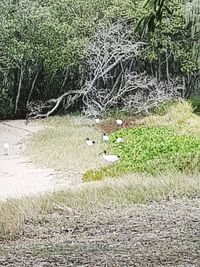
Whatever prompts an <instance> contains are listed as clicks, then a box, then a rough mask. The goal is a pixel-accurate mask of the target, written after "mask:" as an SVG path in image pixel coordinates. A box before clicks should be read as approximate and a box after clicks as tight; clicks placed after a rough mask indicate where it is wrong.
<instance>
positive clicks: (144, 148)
mask: <svg viewBox="0 0 200 267" xmlns="http://www.w3.org/2000/svg"><path fill="white" fill-rule="evenodd" d="M176 114H177V116H176ZM44 123H45V126H46V127H45V129H44V130H42V131H41V132H39V133H37V134H35V135H34V136H33V137H32V138H31V139H30V140H29V145H28V149H29V150H28V152H27V153H28V155H29V156H30V157H31V158H32V159H33V160H34V161H35V162H36V163H37V164H40V165H42V166H46V167H52V168H54V169H55V170H59V171H63V175H64V176H65V175H66V174H68V173H69V172H71V176H72V177H74V176H76V175H77V177H78V178H77V184H78V185H77V186H76V187H73V188H71V189H70V188H69V189H67V190H65V191H63V192H56V193H54V194H51V195H46V196H43V197H36V198H25V199H20V200H15V199H13V200H9V201H7V202H5V203H0V238H3V237H5V238H7V237H9V236H14V235H20V234H21V231H22V229H23V225H24V224H25V223H26V221H32V222H37V221H38V220H40V218H41V216H45V215H47V214H49V213H52V212H54V211H55V210H57V209H58V207H60V206H61V209H64V210H66V211H67V212H71V210H72V211H73V212H74V211H78V212H84V213H86V214H87V213H88V214H89V213H91V212H94V211H98V210H101V211H105V209H106V208H107V207H110V206H112V207H118V208H120V207H126V206H129V205H132V204H135V203H137V204H138V203H148V202H150V201H159V200H161V199H167V200H169V199H174V198H185V197H186V198H193V197H198V196H199V193H200V179H199V174H198V170H199V169H198V168H199V157H198V155H199V148H200V141H199V137H198V136H199V128H200V119H199V117H198V116H197V115H195V114H193V113H192V108H191V106H190V104H188V103H185V102H183V103H178V104H173V105H172V106H171V107H170V108H169V109H168V110H167V112H166V113H165V114H164V115H154V116H149V117H146V118H144V119H143V121H142V123H143V126H139V127H135V128H133V129H124V128H122V129H121V130H120V131H119V132H117V133H113V134H112V135H111V142H110V144H108V145H107V144H103V143H102V142H101V135H102V132H101V131H102V130H101V129H100V128H99V127H97V125H96V124H95V123H94V121H93V120H90V119H85V118H82V117H57V118H52V119H47V120H45V122H44ZM116 136H123V137H125V142H124V143H121V144H116V143H115V139H116ZM87 137H90V138H92V139H95V140H96V141H97V143H96V144H95V146H93V147H88V146H86V145H85V143H84V140H85V139H86V138H87ZM105 148H106V149H108V150H109V151H111V152H117V153H118V152H119V154H120V155H121V158H122V160H121V162H120V163H119V164H116V165H115V166H105V164H104V163H103V161H102V159H100V158H99V156H98V154H99V152H101V151H102V150H103V149H105ZM136 155H137V156H136ZM152 161H154V164H152ZM161 163H162V164H161ZM152 166H154V168H153V167H152ZM144 167H145V169H144ZM172 167H173V168H172ZM180 167H181V168H182V170H181V171H182V173H180ZM166 168H169V169H168V173H167V174H166ZM191 169H192V170H193V171H192V172H191V171H190V170H191ZM88 170H89V171H88ZM91 170H92V171H91ZM127 170H128V172H129V174H124V173H126V172H127ZM149 170H153V171H154V172H150V171H149ZM163 171H165V172H164V173H163ZM90 172H92V173H90ZM132 172H138V174H136V173H135V174H133V173H132ZM148 172H149V173H150V174H151V175H150V174H147V173H148ZM99 173H100V179H101V178H102V173H103V175H104V174H106V176H108V178H109V177H110V176H113V174H114V175H116V176H119V175H120V174H121V173H123V175H121V178H119V177H118V178H117V179H116V178H113V179H105V180H104V181H100V182H90V183H85V184H80V181H81V178H82V176H83V175H85V176H84V177H86V176H87V175H88V174H89V175H88V177H90V178H91V180H94V179H95V175H97V174H99ZM131 173H132V174H131ZM152 173H153V174H156V175H152Z"/></svg>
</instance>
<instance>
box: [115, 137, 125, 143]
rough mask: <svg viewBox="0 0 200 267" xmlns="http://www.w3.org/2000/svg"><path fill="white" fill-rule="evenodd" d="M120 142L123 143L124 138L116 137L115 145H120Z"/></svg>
mask: <svg viewBox="0 0 200 267" xmlns="http://www.w3.org/2000/svg"><path fill="white" fill-rule="evenodd" d="M122 142H124V138H122V137H117V139H116V143H122Z"/></svg>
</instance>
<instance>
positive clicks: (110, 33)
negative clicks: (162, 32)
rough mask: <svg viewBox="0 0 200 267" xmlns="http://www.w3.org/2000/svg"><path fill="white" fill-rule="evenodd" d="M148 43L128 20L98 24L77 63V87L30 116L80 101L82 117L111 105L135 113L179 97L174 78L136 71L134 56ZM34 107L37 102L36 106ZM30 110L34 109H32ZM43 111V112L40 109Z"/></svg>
mask: <svg viewBox="0 0 200 267" xmlns="http://www.w3.org/2000/svg"><path fill="white" fill-rule="evenodd" d="M147 45H148V44H146V43H144V42H140V41H138V40H137V38H136V36H135V35H134V33H133V25H132V24H131V23H130V22H117V23H110V24H107V25H102V26H101V27H100V29H99V31H98V32H97V33H96V35H95V36H94V38H93V40H91V42H90V45H89V46H88V47H86V50H85V55H86V56H85V60H84V61H83V65H82V66H81V69H82V70H83V72H82V74H81V75H82V77H83V79H82V80H81V81H80V90H68V91H67V92H65V93H63V94H62V95H60V96H59V97H57V98H55V99H50V100H48V101H46V103H43V104H42V105H40V108H35V109H33V106H34V105H33V104H31V105H32V111H31V112H29V118H30V119H37V118H44V117H48V116H50V115H52V114H54V113H55V112H56V111H57V109H58V108H59V106H60V104H61V103H63V101H65V109H66V110H67V109H68V108H69V107H71V106H73V105H74V104H75V103H76V101H77V100H81V103H82V109H83V112H84V114H85V115H86V116H96V115H98V114H100V113H102V112H105V111H107V110H109V109H112V108H120V109H122V110H127V109H132V110H133V111H134V112H135V113H138V112H142V111H146V112H148V110H149V109H150V108H152V107H154V106H158V105H159V104H161V103H163V102H165V101H168V100H171V99H176V98H179V97H180V96H181V90H182V86H181V85H180V83H177V80H176V81H175V82H174V81H173V80H170V81H169V80H168V81H166V82H164V81H162V82H159V83H158V82H157V80H156V79H155V78H153V77H150V76H149V75H147V74H146V73H145V72H139V71H138V61H139V59H138V56H139V53H140V51H141V48H142V47H144V46H147ZM36 106H37V105H36ZM33 110H34V111H33ZM44 110H47V111H46V112H42V111H44Z"/></svg>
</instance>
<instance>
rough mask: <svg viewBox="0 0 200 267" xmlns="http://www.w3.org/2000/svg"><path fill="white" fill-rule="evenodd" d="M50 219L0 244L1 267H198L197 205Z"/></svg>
mask: <svg viewBox="0 0 200 267" xmlns="http://www.w3.org/2000/svg"><path fill="white" fill-rule="evenodd" d="M79 212H80V213H78V214H76V215H71V216H70V215H69V214H65V213H57V212H55V213H52V214H48V215H47V216H43V217H42V218H41V220H39V221H38V222H35V223H33V222H31V221H29V222H28V221H27V222H26V225H24V228H23V230H22V233H21V237H20V238H19V239H17V240H7V241H6V240H5V241H2V242H1V241H0V266H6V267H26V266H27V267H30V266H33V267H55V266H59V267H61V266H62V267H68V266H74V267H78V266H88V267H94V266H99V267H106V266H107V267H118V266H119V267H128V266H133V267H143V266H144V267H146V266H147V267H161V266H162V267H199V266H200V253H199V251H200V224H199V218H200V199H193V200H189V199H185V200H184V199H183V200H173V201H169V202H167V201H162V202H158V203H156V202H153V203H151V204H148V205H133V206H131V207H127V208H124V209H121V210H114V209H113V210H112V207H110V209H108V208H107V209H105V210H104V211H101V212H100V211H99V212H98V211H96V212H94V213H92V212H91V213H90V214H86V213H85V214H83V213H82V214H81V211H79Z"/></svg>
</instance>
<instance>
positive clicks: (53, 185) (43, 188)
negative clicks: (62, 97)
mask: <svg viewBox="0 0 200 267" xmlns="http://www.w3.org/2000/svg"><path fill="white" fill-rule="evenodd" d="M40 129H41V126H39V125H37V124H36V123H30V124H28V125H25V123H24V120H15V121H1V122H0V200H5V199H7V198H11V197H21V196H27V195H28V196H30V195H35V194H38V193H42V192H47V191H53V190H56V189H59V188H60V187H61V186H63V184H62V181H61V180H60V179H58V174H56V173H55V172H54V171H53V170H50V169H41V168H37V167H36V166H34V165H33V164H32V163H31V162H30V160H29V159H28V158H26V157H24V156H23V155H22V152H23V149H25V140H26V138H28V136H29V135H30V134H31V133H34V132H37V131H39V130H40ZM5 142H8V143H9V145H10V149H9V155H7V156H5V155H4V151H3V144H4V143H5ZM65 185H67V182H66V181H65Z"/></svg>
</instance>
